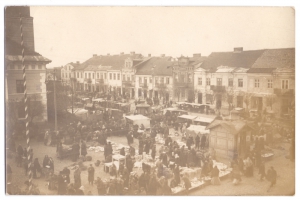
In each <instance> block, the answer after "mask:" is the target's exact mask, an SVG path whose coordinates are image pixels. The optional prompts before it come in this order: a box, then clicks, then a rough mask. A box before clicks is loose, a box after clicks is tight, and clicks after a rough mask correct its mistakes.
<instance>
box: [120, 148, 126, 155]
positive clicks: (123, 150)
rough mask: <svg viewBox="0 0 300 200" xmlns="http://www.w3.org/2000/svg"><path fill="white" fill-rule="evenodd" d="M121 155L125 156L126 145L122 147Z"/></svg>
mask: <svg viewBox="0 0 300 200" xmlns="http://www.w3.org/2000/svg"><path fill="white" fill-rule="evenodd" d="M120 155H122V156H125V147H122V149H121V150H120Z"/></svg>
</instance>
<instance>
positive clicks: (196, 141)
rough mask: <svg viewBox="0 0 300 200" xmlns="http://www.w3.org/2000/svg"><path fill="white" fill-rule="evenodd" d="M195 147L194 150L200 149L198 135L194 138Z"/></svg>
mask: <svg viewBox="0 0 300 200" xmlns="http://www.w3.org/2000/svg"><path fill="white" fill-rule="evenodd" d="M195 146H196V149H198V150H199V148H200V137H199V135H198V134H197V136H196V138H195Z"/></svg>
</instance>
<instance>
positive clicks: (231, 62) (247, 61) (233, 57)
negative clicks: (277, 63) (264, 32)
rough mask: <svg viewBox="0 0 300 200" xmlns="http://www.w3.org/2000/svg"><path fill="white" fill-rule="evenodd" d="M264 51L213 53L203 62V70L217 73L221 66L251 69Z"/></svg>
mask: <svg viewBox="0 0 300 200" xmlns="http://www.w3.org/2000/svg"><path fill="white" fill-rule="evenodd" d="M264 51H265V50H252V51H242V52H213V53H211V54H210V55H209V56H208V57H207V59H206V60H204V61H203V63H202V65H201V68H204V69H206V70H208V71H209V72H215V71H216V70H217V68H218V67H220V66H228V67H233V68H238V67H242V68H248V69H249V68H251V67H252V65H253V64H254V62H255V61H256V60H257V59H258V58H259V57H260V56H261V55H262V54H263V53H264Z"/></svg>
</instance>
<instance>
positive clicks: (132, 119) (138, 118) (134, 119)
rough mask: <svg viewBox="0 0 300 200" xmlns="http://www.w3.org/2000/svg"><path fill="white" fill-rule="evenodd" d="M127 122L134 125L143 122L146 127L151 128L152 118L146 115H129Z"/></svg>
mask: <svg viewBox="0 0 300 200" xmlns="http://www.w3.org/2000/svg"><path fill="white" fill-rule="evenodd" d="M125 118H126V123H131V124H133V125H135V124H137V125H139V126H140V125H141V124H143V125H144V126H145V128H150V119H149V118H148V117H145V116H144V115H129V116H125Z"/></svg>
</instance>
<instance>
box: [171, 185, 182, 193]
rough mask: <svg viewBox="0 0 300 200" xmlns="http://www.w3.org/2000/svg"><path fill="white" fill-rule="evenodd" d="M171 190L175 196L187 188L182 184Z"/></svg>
mask: <svg viewBox="0 0 300 200" xmlns="http://www.w3.org/2000/svg"><path fill="white" fill-rule="evenodd" d="M171 190H172V193H173V194H178V193H180V192H182V191H184V190H185V188H184V186H183V185H181V184H180V185H178V186H176V187H173V188H171Z"/></svg>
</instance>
